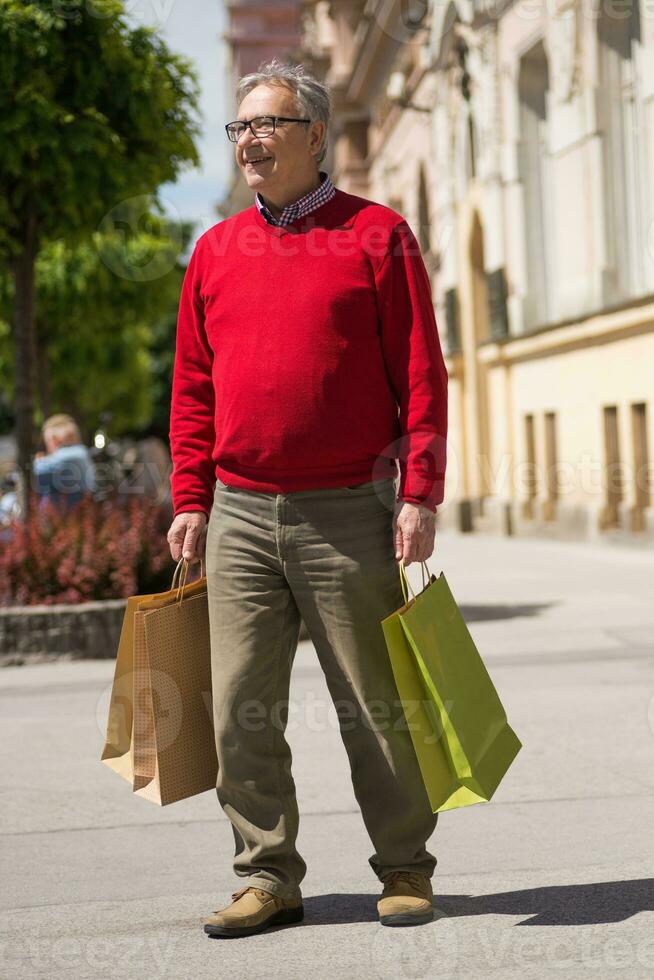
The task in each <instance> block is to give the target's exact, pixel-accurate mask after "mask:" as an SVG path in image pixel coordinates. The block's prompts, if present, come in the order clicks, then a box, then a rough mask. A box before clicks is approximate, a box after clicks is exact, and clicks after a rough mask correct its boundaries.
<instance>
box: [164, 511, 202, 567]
mask: <svg viewBox="0 0 654 980" xmlns="http://www.w3.org/2000/svg"><path fill="white" fill-rule="evenodd" d="M166 537H167V540H168V544H169V545H170V554H171V555H172V557H173V560H174V561H179V559H180V558H181V557H182V556H183V557H184V558H186V559H187V560H188V561H192V560H193V559H196V560H197V559H200V558H204V551H205V545H206V540H207V516H206V514H205V513H204V512H203V511H197V510H189V511H184V512H182V513H181V514H178V515H177V517H176V518H175V519H174V521H173V523H172V524H171V525H170V529H169V531H168V534H167V535H166Z"/></svg>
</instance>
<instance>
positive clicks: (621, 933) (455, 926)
mask: <svg viewBox="0 0 654 980" xmlns="http://www.w3.org/2000/svg"><path fill="white" fill-rule="evenodd" d="M429 567H430V569H431V571H433V572H436V573H439V572H440V571H441V570H443V571H444V572H445V575H446V577H447V580H448V583H449V585H450V588H451V589H452V592H453V594H454V596H455V598H456V599H457V602H458V603H459V605H460V606H461V607H462V609H463V612H464V615H465V616H466V619H467V621H468V624H469V627H470V631H471V633H472V635H473V637H474V639H475V641H476V643H477V645H478V647H479V650H480V652H481V654H482V656H483V657H484V659H485V661H486V663H487V665H488V668H489V670H490V672H491V675H492V677H493V679H494V681H495V683H496V685H497V687H498V689H499V691H500V694H501V696H502V699H503V701H504V704H505V706H506V708H507V712H508V716H509V718H510V720H511V722H512V724H513V726H514V728H515V730H516V732H517V733H518V735H519V736H520V738H521V739H522V741H523V743H524V748H523V750H522V751H521V752H520V753H519V755H518V757H517V759H516V761H515V763H514V765H513V767H512V768H511V770H510V771H509V773H508V774H507V777H506V779H505V781H504V782H503V783H502V785H501V786H500V787H499V789H498V791H497V793H496V795H495V797H494V799H493V800H492V802H491V803H490V804H487V805H479V806H473V807H468V808H466V809H463V810H459V811H452V812H448V813H445V814H443V815H441V817H440V820H439V824H438V827H437V829H436V832H435V833H434V835H433V837H432V839H431V842H430V849H431V850H432V851H433V853H435V854H436V855H437V857H438V866H437V869H436V873H435V876H434V880H433V883H434V890H435V894H436V898H435V905H436V909H437V911H436V915H435V921H434V922H433V923H430V924H429V925H426V926H420V927H416V928H406V929H389V928H385V927H384V926H381V925H380V924H379V923H378V922H377V915H376V907H375V903H376V900H377V897H378V893H379V888H380V886H379V883H378V881H377V879H376V878H375V877H374V875H373V874H372V872H371V870H370V867H369V865H368V857H369V855H370V854H371V853H372V848H371V845H370V841H369V839H368V836H367V834H366V831H365V828H364V826H363V822H362V820H361V816H360V813H359V810H358V807H357V804H356V800H355V798H354V794H353V790H352V785H351V782H350V778H349V768H348V762H347V756H346V754H345V750H344V748H343V746H342V743H341V741H340V736H339V733H338V726H337V722H336V718H335V712H334V711H333V709H332V710H331V711H330V710H329V706H330V705H331V702H330V700H329V695H328V693H327V688H326V685H325V683H324V680H323V676H322V673H321V671H320V668H319V667H318V665H317V662H316V658H315V652H314V650H313V648H312V646H311V644H310V643H308V642H307V643H302V644H301V645H300V648H299V649H298V653H297V657H296V662H295V667H294V671H293V679H292V687H291V708H290V713H289V727H288V730H287V737H288V740H289V743H290V745H291V749H292V751H293V773H294V777H295V782H296V786H297V793H298V801H299V806H300V814H301V823H300V833H299V837H298V847H299V849H300V852H301V853H302V854H303V856H304V858H305V860H306V861H307V864H308V873H307V876H306V878H305V879H304V882H303V893H304V904H305V919H304V922H303V923H301V924H300V925H298V926H293V927H290V928H278V929H270V930H267V931H266V932H263V933H261V934H260V935H257V936H253V937H248V938H244V939H237V940H215V939H209V938H208V937H207V936H205V935H204V933H203V932H202V920H203V918H204V916H205V915H206V914H208V913H209V912H210V911H211V910H212V909H216V908H219V907H221V906H223V905H226V904H227V903H228V902H229V899H230V894H231V892H232V891H233V890H235V889H236V888H237V887H239V886H240V881H239V880H238V879H236V878H235V877H234V876H233V873H232V856H233V837H232V832H231V827H230V825H229V823H228V822H227V821H226V819H225V818H224V817H223V815H222V812H221V811H220V809H219V807H218V803H217V800H216V798H215V795H214V794H213V792H208V793H205V794H203V795H202V796H200V797H195V798H193V799H191V800H185V801H182V802H180V803H178V804H175V805H172V806H170V807H165V808H159V807H157V806H156V805H154V804H152V803H149V802H148V801H146V800H142V799H140V798H138V797H133V796H132V795H131V791H130V788H129V786H128V784H127V783H124V782H123V781H122V780H120V779H119V778H118V777H117V776H116V775H115V774H114V773H112V772H111V771H110V770H109V769H108V768H107V767H105V766H103V765H102V764H101V763H100V762H99V756H100V752H101V749H102V745H103V738H104V728H105V723H106V713H107V705H108V697H109V692H110V688H111V681H112V678H113V661H102V660H95V661H67V662H59V663H48V664H35V665H31V666H22V667H9V668H5V669H4V670H2V671H0V685H1V690H0V698H1V703H2V713H1V722H0V724H1V725H2V729H1V735H2V748H3V755H4V760H3V766H2V777H1V780H2V782H1V786H2V818H3V819H2V850H3V880H4V883H5V888H4V895H3V911H2V937H1V939H0V976H1V977H12V978H14V977H21V978H23V977H47V978H49V980H56V978H66V980H69V978H74V980H84V978H87V977H88V978H93V980H97V978H104V977H121V978H131V977H142V976H144V975H145V976H147V977H148V978H162V977H171V978H180V977H182V978H186V977H188V978H191V977H193V978H203V977H212V978H213V977H216V976H218V977H233V978H236V980H240V978H246V977H251V976H256V975H262V974H265V976H266V977H267V978H269V980H273V978H277V977H280V978H281V977H283V978H295V977H300V976H302V975H304V973H305V972H309V971H310V972H312V973H313V974H314V975H316V976H318V977H323V976H326V975H327V974H329V975H330V976H331V977H334V978H348V980H353V978H354V980H356V978H366V980H376V978H379V980H386V978H389V980H390V978H393V980H396V978H404V977H406V978H413V980H420V978H423V977H424V978H430V980H431V978H439V980H441V978H449V977H453V978H474V980H477V978H485V977H493V978H498V980H511V978H520V980H530V978H541V977H551V976H560V977H563V978H565V980H573V978H577V977H580V978H581V977H583V978H586V977H588V978H591V977H592V978H593V980H595V978H608V977H611V978H614V977H624V978H628V980H637V978H641V977H642V978H645V977H651V976H652V975H654V928H653V926H654V914H653V913H654V842H653V840H652V827H653V826H654V764H653V763H654V643H653V639H652V638H653V637H654V604H653V603H652V601H651V595H652V582H653V572H654V555H652V554H650V553H648V552H640V551H635V550H633V549H625V548H621V547H611V546H608V547H607V546H594V545H586V544H569V543H562V542H547V541H540V540H538V541H537V540H526V539H507V538H500V537H491V536H479V535H477V536H461V535H458V534H455V533H453V532H440V533H439V535H438V537H437V543H436V550H435V552H434V555H433V556H432V558H431V559H430V561H429ZM409 573H410V577H411V581H412V583H413V584H414V588H416V589H417V588H419V587H420V582H421V579H420V567H419V566H417V565H415V564H414V565H411V566H410V569H409ZM526 927H527V928H526Z"/></svg>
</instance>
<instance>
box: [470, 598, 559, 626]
mask: <svg viewBox="0 0 654 980" xmlns="http://www.w3.org/2000/svg"><path fill="white" fill-rule="evenodd" d="M559 605H561V603H560V602H523V603H521V604H517V605H501V604H495V605H485V606H482V605H476V604H474V605H473V604H472V603H462V604H461V606H460V609H461V615H462V616H463V618H464V619H465V621H466V622H467V623H481V622H485V621H488V620H493V619H515V618H516V616H540V615H541V613H543V612H544V611H545V610H546V609H550V608H551V606H559Z"/></svg>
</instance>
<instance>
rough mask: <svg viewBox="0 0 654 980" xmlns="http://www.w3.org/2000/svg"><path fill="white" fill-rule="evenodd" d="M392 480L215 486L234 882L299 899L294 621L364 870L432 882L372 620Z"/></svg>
mask: <svg viewBox="0 0 654 980" xmlns="http://www.w3.org/2000/svg"><path fill="white" fill-rule="evenodd" d="M394 501H395V485H394V481H393V479H392V478H388V479H385V480H377V481H372V482H370V483H364V484H360V485H359V486H356V487H339V488H337V489H321V490H307V491H300V492H295V493H287V494H285V493H259V492H255V491H250V490H241V489H238V488H236V487H230V486H226V485H225V484H224V483H223V482H222V481H218V482H217V483H216V488H215V493H214V503H213V507H212V511H211V514H210V518H209V524H208V527H207V541H206V574H207V589H208V597H209V625H210V634H211V659H212V689H213V720H214V730H215V737H216V750H217V755H218V778H217V783H216V792H217V795H218V800H219V802H220V805H221V807H222V809H223V811H224V813H225V814H226V815H227V817H228V818H229V820H230V822H231V825H232V828H233V833H234V841H235V857H234V871H235V874H236V875H237V876H238V877H240V878H244V879H246V882H245V884H248V885H249V884H252V885H256V886H257V887H260V888H264V889H266V890H268V891H270V892H273V893H274V894H277V895H281V896H285V897H290V896H295V895H297V894H298V892H299V886H300V882H301V881H302V879H303V878H304V875H305V873H306V864H305V862H304V860H303V858H302V857H301V855H300V854H299V853H298V850H297V848H296V838H297V833H298V823H299V814H298V806H297V800H296V796H295V783H294V781H293V777H292V774H291V751H290V748H289V745H288V742H287V741H286V738H285V736H284V732H285V729H286V725H287V722H288V697H289V686H290V675H291V667H292V664H293V659H294V656H295V652H296V649H297V643H298V637H299V631H300V621H301V619H302V620H304V622H305V624H306V627H307V629H308V632H309V634H310V637H311V640H312V642H313V644H314V646H315V649H316V653H317V656H318V660H319V662H320V666H321V668H322V670H323V672H324V675H325V680H326V683H327V687H328V690H329V694H330V697H331V699H332V700H333V702H334V707H335V709H336V712H337V717H338V723H339V729H340V735H341V738H342V740H343V744H344V746H345V749H346V752H347V755H348V759H349V764H350V770H351V778H352V785H353V789H354V794H355V796H356V799H357V802H358V804H359V806H360V808H361V814H362V817H363V820H364V823H365V826H366V829H367V831H368V834H369V836H370V839H371V841H372V844H373V847H374V849H375V853H374V854H373V855H372V857H370V858H369V863H370V866H371V867H372V869H373V871H374V873H375V874H376V875H377V877H378V878H379V879H380V880H382V879H383V877H384V875H387V874H388V873H389V872H390V871H393V870H399V869H406V870H413V871H422V872H424V873H426V874H428V875H429V876H431V875H432V874H433V872H434V868H435V866H436V858H435V857H434V856H433V855H432V854H430V853H429V851H428V850H427V849H426V847H425V844H426V841H427V840H428V838H429V837H430V835H431V834H432V833H433V831H434V829H435V827H436V821H437V816H438V815H437V814H435V813H432V810H431V806H430V804H429V800H428V798H427V794H426V791H425V788H424V784H423V782H422V778H421V775H420V770H419V768H418V762H417V759H416V755H415V751H414V748H413V744H412V741H411V733H410V731H409V728H408V724H407V719H406V718H405V716H404V712H403V710H402V706H401V704H400V701H399V695H398V692H397V688H396V686H395V681H394V678H393V672H392V669H391V664H390V660H389V656H388V652H387V649H386V644H385V640H384V634H383V631H382V627H381V625H380V623H381V620H382V619H383V618H384V617H385V616H387V615H389V614H390V613H391V612H393V611H395V610H396V609H397V608H399V607H400V606H401V605H402V604H403V603H404V597H403V593H402V587H401V584H400V577H399V570H398V562H397V559H396V558H395V554H394V542H393V508H394Z"/></svg>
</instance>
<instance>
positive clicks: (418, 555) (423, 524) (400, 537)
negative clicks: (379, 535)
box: [393, 501, 436, 565]
mask: <svg viewBox="0 0 654 980" xmlns="http://www.w3.org/2000/svg"><path fill="white" fill-rule="evenodd" d="M393 525H394V527H393V535H394V539H395V557H396V558H397V559H398V561H399V560H400V559H401V558H403V559H404V564H405V565H410V564H411V562H412V561H427V559H428V558H430V557H431V554H432V552H433V550H434V537H435V535H436V513H435V511H432V510H429V508H428V507H423V506H421V505H419V504H410V503H407V502H406V501H399V502H398V503H397V504H396V507H395V516H394V518H393Z"/></svg>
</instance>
